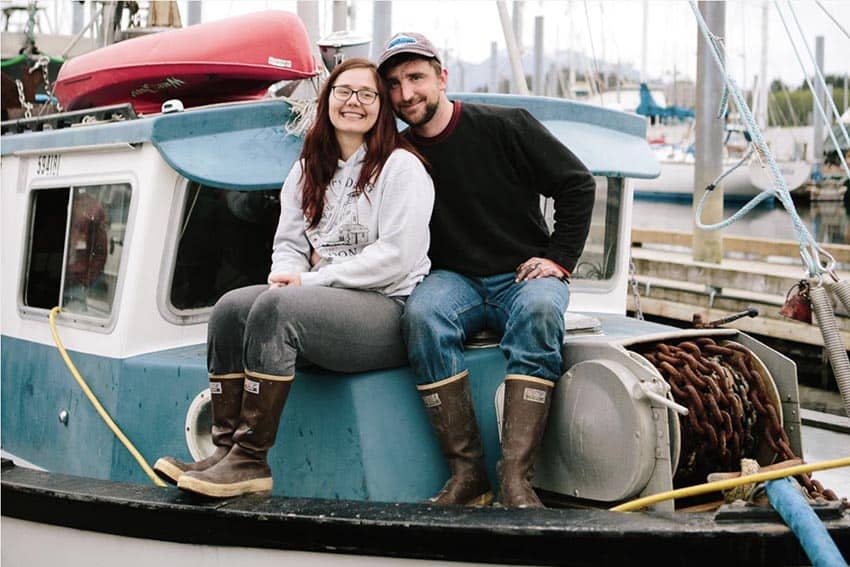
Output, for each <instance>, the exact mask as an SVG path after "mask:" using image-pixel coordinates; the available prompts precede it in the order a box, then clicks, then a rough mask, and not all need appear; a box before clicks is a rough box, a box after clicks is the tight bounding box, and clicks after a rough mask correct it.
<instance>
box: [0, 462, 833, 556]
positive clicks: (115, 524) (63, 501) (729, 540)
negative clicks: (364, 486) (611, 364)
mask: <svg viewBox="0 0 850 567" xmlns="http://www.w3.org/2000/svg"><path fill="white" fill-rule="evenodd" d="M2 500H3V511H2V513H3V516H5V517H11V518H18V519H21V520H26V521H31V522H38V523H42V524H44V523H46V524H52V525H54V526H63V527H66V528H74V529H77V530H87V531H95V532H101V533H107V534H113V535H119V536H129V537H133V538H144V539H146V540H157V541H160V542H179V543H191V544H198V545H201V546H207V545H211V546H225V547H230V546H240V547H259V548H265V549H272V550H300V551H321V552H332V553H342V554H355V555H372V556H389V557H397V558H401V557H406V558H415V559H428V560H452V561H467V562H486V563H507V564H510V563H522V564H529V563H533V564H540V565H555V564H558V565H619V564H633V565H634V564H644V563H649V562H650V561H652V562H653V563H656V562H658V561H661V562H663V563H664V564H665V565H720V564H724V563H730V564H759V565H796V564H805V563H806V562H807V560H806V558H805V556H804V555H803V552H802V549H801V548H800V547H799V544H798V543H797V540H796V539H795V538H794V536H793V534H792V533H791V532H790V530H788V528H786V527H785V526H784V524H782V523H781V521H779V520H778V517H774V518H771V517H766V518H764V517H763V518H760V519H758V520H753V519H747V518H742V519H741V521H725V522H716V521H715V520H714V515H713V514H711V513H677V514H675V515H657V514H649V513H616V512H609V511H607V510H599V509H580V508H564V509H543V510H510V509H504V508H496V507H491V508H478V509H475V508H460V507H452V508H438V507H433V506H429V505H425V504H388V503H375V502H355V501H345V500H320V499H304V498H283V497H274V496H267V495H253V496H248V497H241V498H236V499H232V500H227V501H209V500H201V499H197V498H194V497H191V496H190V495H187V494H184V493H182V492H181V491H179V490H177V489H176V488H172V487H169V488H165V489H163V488H157V487H154V486H149V485H140V484H127V483H115V482H107V481H99V480H91V479H84V478H79V477H73V476H65V475H54V474H49V473H45V472H40V471H33V470H28V469H23V468H19V467H15V466H14V465H12V464H10V463H9V462H8V461H6V462H4V468H3V475H2ZM821 516H822V517H825V518H827V519H825V523H826V525H827V528H828V529H829V531H830V534H831V535H832V537H833V539H834V540H835V542H836V544H837V545H838V547H839V549H841V550H842V552H843V553H844V554H845V556H846V555H847V554H848V553H850V517H848V516H847V515H846V514H842V512H841V510H840V509H839V508H838V507H837V506H836V505H835V504H833V505H831V508H829V509H824V510H823V511H822V513H821ZM830 516H831V517H832V518H833V519H828V518H829V517H830ZM146 545H147V544H146ZM529 549H533V550H534V551H533V552H532V553H529Z"/></svg>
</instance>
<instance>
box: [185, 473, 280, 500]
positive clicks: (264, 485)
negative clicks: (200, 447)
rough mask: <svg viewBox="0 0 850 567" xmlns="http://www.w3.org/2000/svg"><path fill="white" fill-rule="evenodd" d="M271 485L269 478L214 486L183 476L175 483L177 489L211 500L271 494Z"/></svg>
mask: <svg viewBox="0 0 850 567" xmlns="http://www.w3.org/2000/svg"><path fill="white" fill-rule="evenodd" d="M272 484H273V481H272V478H271V477H266V478H255V479H252V480H243V481H242V482H233V483H230V484H214V483H211V482H206V481H203V480H200V479H197V478H193V477H191V476H187V475H183V476H181V477H180V479H179V480H178V481H177V488H179V489H181V490H186V491H188V492H194V493H196V494H202V495H204V496H211V497H213V498H230V497H233V496H241V495H242V494H249V493H252V492H271V489H272Z"/></svg>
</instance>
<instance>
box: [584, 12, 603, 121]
mask: <svg viewBox="0 0 850 567" xmlns="http://www.w3.org/2000/svg"><path fill="white" fill-rule="evenodd" d="M584 17H585V19H586V20H587V37H588V38H590V55H591V56H592V57H593V73H594V76H593V77H592V78H591V79H590V81H589V82H590V84H591V85H593V87H592V88H593V89H594V90H595V87H596V79H597V77H599V62H598V61H597V60H596V49H595V48H594V46H593V28H591V27H590V10H588V8H587V0H584ZM603 96H604V95H603V94H602V89H601V88H600V89H599V104H604V101H603Z"/></svg>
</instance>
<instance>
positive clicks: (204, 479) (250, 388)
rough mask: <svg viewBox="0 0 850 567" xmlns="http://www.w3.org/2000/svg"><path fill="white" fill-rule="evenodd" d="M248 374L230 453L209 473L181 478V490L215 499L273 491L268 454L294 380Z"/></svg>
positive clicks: (203, 472) (194, 473)
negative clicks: (267, 459) (237, 425)
mask: <svg viewBox="0 0 850 567" xmlns="http://www.w3.org/2000/svg"><path fill="white" fill-rule="evenodd" d="M246 374H247V376H246V377H245V392H244V394H243V396H242V413H241V416H240V421H239V427H238V428H237V429H236V432H235V433H234V434H233V442H234V443H233V447H232V448H231V449H230V452H229V453H227V456H225V457H224V458H223V459H222V460H220V461H219V462H218V463H216V464H215V465H213V466H211V467H210V468H208V469H206V470H203V471H195V472H187V473H185V474H183V475H181V476H180V478H179V480H178V481H177V488H181V489H183V490H187V491H189V492H194V493H197V494H202V495H204V496H210V497H213V498H229V497H231V496H239V495H240V494H248V493H250V492H267V491H270V490H271V489H272V485H273V482H272V471H271V468H269V464H268V462H267V461H266V455H267V454H268V451H269V449H271V447H272V445H274V440H275V437H276V436H277V427H278V424H279V423H280V415H281V413H282V412H283V406H284V405H285V404H286V398H287V396H288V395H289V389H290V387H291V386H292V380H293V378H294V377H293V376H272V375H269V374H259V373H255V372H246Z"/></svg>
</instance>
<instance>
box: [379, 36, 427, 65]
mask: <svg viewBox="0 0 850 567" xmlns="http://www.w3.org/2000/svg"><path fill="white" fill-rule="evenodd" d="M399 53H416V54H417V55H422V56H423V57H432V58H434V59H436V60H437V62H438V63H442V62H441V61H440V56H439V55H438V54H437V48H435V47H434V44H433V43H431V42H430V41H429V40H428V38H427V37H425V36H424V35H422V34H421V33H415V32H400V33H397V34H395V35H394V36H392V37H391V38H390V39H389V41H387V44H386V45H385V46H384V51H383V53H381V56H380V58H379V59H378V67H379V68H380V67H381V66H382V65H383V64H384V63H386V62H387V60H388V59H389V58H390V57H393V56H395V55H398V54H399Z"/></svg>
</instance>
